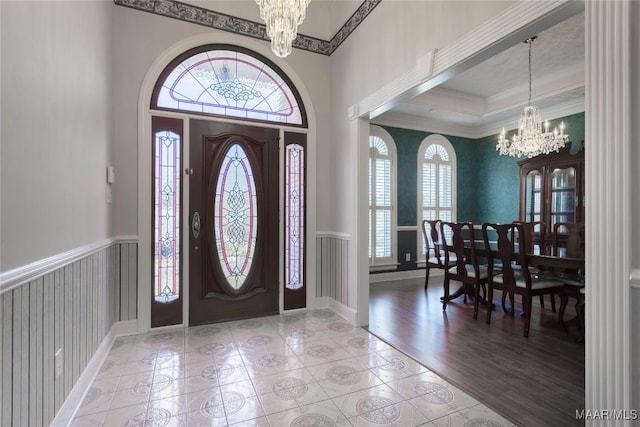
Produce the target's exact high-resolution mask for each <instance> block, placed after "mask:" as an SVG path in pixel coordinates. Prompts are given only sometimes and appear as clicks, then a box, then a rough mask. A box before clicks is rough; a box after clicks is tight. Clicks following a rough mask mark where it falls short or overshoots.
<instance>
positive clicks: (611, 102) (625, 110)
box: [585, 1, 638, 426]
mask: <svg viewBox="0 0 640 427" xmlns="http://www.w3.org/2000/svg"><path fill="white" fill-rule="evenodd" d="M585 7H586V22H585V55H586V59H585V67H586V116H585V127H586V128H585V162H586V206H585V216H586V226H587V228H586V233H587V236H586V243H587V247H586V260H587V265H586V278H587V294H586V342H585V383H586V384H585V385H586V390H585V409H587V410H592V411H593V410H603V409H616V410H630V409H632V408H631V397H630V396H631V360H630V355H631V345H630V338H631V333H630V330H631V324H630V319H631V310H630V307H631V305H630V273H631V245H632V242H631V231H630V230H631V228H630V227H632V226H633V223H632V221H631V219H632V217H631V194H632V184H633V185H638V183H637V182H632V180H631V171H632V169H631V147H632V139H631V129H632V126H633V125H632V123H633V122H634V121H636V120H638V117H632V110H631V95H632V92H631V88H632V82H631V79H632V78H637V76H633V75H632V73H631V59H632V58H633V55H634V54H637V52H633V49H632V43H631V37H630V34H631V25H632V22H631V13H630V9H631V6H630V3H629V2H628V1H587V2H586V3H585ZM636 24H637V23H636ZM635 222H637V219H636V220H635ZM587 424H588V425H608V426H610V425H629V424H630V421H628V420H627V421H625V420H617V421H612V420H592V421H588V422H587Z"/></svg>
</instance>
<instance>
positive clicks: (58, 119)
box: [0, 1, 135, 272]
mask: <svg viewBox="0 0 640 427" xmlns="http://www.w3.org/2000/svg"><path fill="white" fill-rule="evenodd" d="M0 8H1V13H0V15H1V18H0V19H1V25H0V27H1V29H0V31H1V32H0V38H1V43H2V65H1V74H2V82H1V85H2V123H1V126H0V128H1V133H2V135H1V140H2V147H1V149H0V164H1V172H0V181H1V184H0V185H1V193H0V194H1V195H2V198H1V203H0V205H1V207H0V218H1V221H0V234H1V235H2V239H1V241H0V255H1V256H0V271H3V272H4V271H7V270H11V269H14V268H19V267H21V266H23V265H27V264H30V263H32V262H34V261H37V260H41V259H44V258H48V257H50V256H53V255H56V254H59V253H63V252H66V251H69V250H72V249H75V248H78V247H82V246H84V245H87V244H92V243H94V242H99V241H102V240H105V239H107V238H109V237H111V236H112V234H111V209H110V207H111V205H108V204H107V203H106V198H105V192H106V191H107V190H108V185H107V183H106V179H105V177H106V173H105V171H106V167H107V165H109V164H111V163H112V151H113V149H112V143H113V141H112V131H111V130H112V125H113V123H112V112H113V102H112V93H113V81H112V75H111V70H112V66H113V49H112V43H113V9H114V8H115V5H114V4H113V2H109V1H97V2H60V1H54V2H46V1H45V2H35V1H24V2H5V1H3V2H0ZM117 176H118V175H117V171H116V177H117ZM116 179H118V178H116ZM133 182H135V181H133ZM130 234H135V233H130Z"/></svg>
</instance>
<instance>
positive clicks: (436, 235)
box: [422, 219, 456, 290]
mask: <svg viewBox="0 0 640 427" xmlns="http://www.w3.org/2000/svg"><path fill="white" fill-rule="evenodd" d="M422 234H423V235H424V244H425V254H426V258H427V262H426V270H427V271H426V274H425V278H424V289H425V290H427V288H428V286H429V275H430V272H431V269H434V268H435V269H439V270H443V271H444V270H445V265H446V264H445V257H444V253H443V252H442V246H441V245H442V243H441V239H440V220H439V219H433V220H430V219H425V220H424V221H422ZM448 262H449V263H450V264H448V265H453V264H455V262H456V258H455V256H454V255H452V256H450V257H449V261H448Z"/></svg>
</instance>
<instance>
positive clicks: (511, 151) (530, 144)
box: [496, 36, 569, 158]
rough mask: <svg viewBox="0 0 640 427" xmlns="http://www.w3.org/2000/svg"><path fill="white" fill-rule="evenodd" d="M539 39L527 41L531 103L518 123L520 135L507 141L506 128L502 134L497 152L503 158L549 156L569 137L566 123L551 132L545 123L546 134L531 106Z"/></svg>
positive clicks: (534, 108)
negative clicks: (533, 61) (533, 58)
mask: <svg viewBox="0 0 640 427" xmlns="http://www.w3.org/2000/svg"><path fill="white" fill-rule="evenodd" d="M536 38H537V37H535V36H534V37H531V38H530V39H527V40H525V43H527V44H528V45H529V103H528V104H527V106H526V107H524V110H522V115H521V116H520V120H519V121H518V134H517V135H515V134H514V135H513V137H511V139H507V137H506V133H505V130H504V128H503V129H502V132H501V133H500V138H499V139H498V144H497V145H496V150H497V151H499V152H500V155H501V156H506V155H509V156H511V157H522V156H527V157H529V158H531V157H535V156H539V155H540V154H549V153H550V152H552V151H558V150H560V148H562V147H564V145H565V143H566V142H567V139H568V138H569V135H566V134H564V133H563V132H564V122H562V123H560V129H558V128H556V129H554V131H553V132H549V122H548V121H546V122H544V132H543V130H542V127H543V125H542V117H541V116H540V113H539V112H538V109H537V108H536V107H534V106H533V105H531V45H532V44H533V41H534V40H535V39H536Z"/></svg>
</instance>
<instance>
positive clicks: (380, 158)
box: [369, 126, 397, 269]
mask: <svg viewBox="0 0 640 427" xmlns="http://www.w3.org/2000/svg"><path fill="white" fill-rule="evenodd" d="M396 240H397V239H396V146H395V143H394V142H393V138H391V135H389V133H388V132H387V131H385V130H384V129H383V128H381V127H379V126H371V134H370V136H369V265H370V266H371V269H388V268H389V267H391V266H393V267H394V268H395V267H396V266H397V259H396Z"/></svg>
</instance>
